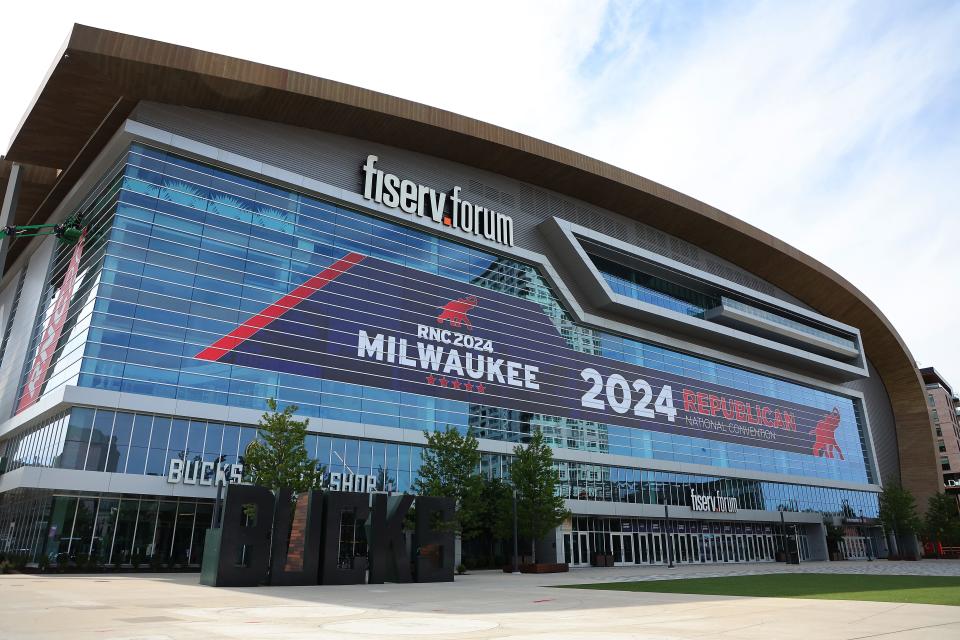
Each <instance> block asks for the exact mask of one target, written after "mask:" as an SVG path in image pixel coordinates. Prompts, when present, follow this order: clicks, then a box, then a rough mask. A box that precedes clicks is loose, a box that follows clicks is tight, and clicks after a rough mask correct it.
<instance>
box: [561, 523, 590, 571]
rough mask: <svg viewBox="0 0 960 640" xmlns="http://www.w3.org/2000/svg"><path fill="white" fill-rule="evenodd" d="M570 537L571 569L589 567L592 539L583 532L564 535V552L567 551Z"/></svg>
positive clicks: (568, 560) (569, 560) (568, 559)
mask: <svg viewBox="0 0 960 640" xmlns="http://www.w3.org/2000/svg"><path fill="white" fill-rule="evenodd" d="M568 537H569V538H570V555H569V556H567V562H569V563H570V566H571V567H589V566H590V537H589V536H588V535H587V534H586V533H584V532H582V531H574V532H573V533H567V534H564V536H563V546H564V551H566V547H567V538H568Z"/></svg>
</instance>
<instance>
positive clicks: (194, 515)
mask: <svg viewBox="0 0 960 640" xmlns="http://www.w3.org/2000/svg"><path fill="white" fill-rule="evenodd" d="M212 518H213V502H212V501H211V500H198V499H193V498H175V497H167V498H158V497H156V496H138V495H126V494H108V495H96V494H84V493H75V492H69V491H47V490H39V489H17V490H15V491H12V492H8V493H6V494H4V496H3V501H2V503H0V522H3V524H4V525H5V526H4V531H3V532H2V533H0V550H2V551H3V553H4V554H5V555H14V554H16V555H23V556H26V557H27V558H29V562H36V563H40V562H44V561H45V562H49V563H50V564H59V565H67V564H68V565H72V566H77V567H80V568H83V567H94V566H99V567H104V566H122V565H144V566H145V565H147V564H152V565H154V566H161V567H173V566H180V567H198V566H199V565H200V559H201V557H202V553H203V539H204V535H205V533H204V532H205V531H206V530H207V529H208V528H209V527H210V523H211V521H212Z"/></svg>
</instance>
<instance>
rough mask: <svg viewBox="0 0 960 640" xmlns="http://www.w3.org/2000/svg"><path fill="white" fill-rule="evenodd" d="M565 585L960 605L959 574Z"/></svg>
mask: <svg viewBox="0 0 960 640" xmlns="http://www.w3.org/2000/svg"><path fill="white" fill-rule="evenodd" d="M563 588H567V589H607V590H611V591H647V592H657V593H694V594H702V595H713V596H754V597H758V598H816V599H821V600H873V601H875V602H908V603H920V604H946V605H952V606H955V607H956V606H960V578H941V577H928V576H859V575H837V574H828V573H792V574H791V573H774V574H766V575H759V576H734V577H729V578H690V579H687V580H650V581H646V582H607V583H599V584H574V585H564V586H563Z"/></svg>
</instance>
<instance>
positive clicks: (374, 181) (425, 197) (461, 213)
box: [363, 155, 513, 247]
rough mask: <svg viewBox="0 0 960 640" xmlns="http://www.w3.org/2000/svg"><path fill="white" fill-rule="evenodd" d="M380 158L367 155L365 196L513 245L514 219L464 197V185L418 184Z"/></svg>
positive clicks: (455, 227) (416, 214) (460, 230)
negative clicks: (381, 165)
mask: <svg viewBox="0 0 960 640" xmlns="http://www.w3.org/2000/svg"><path fill="white" fill-rule="evenodd" d="M377 160H379V158H378V157H377V156H375V155H369V156H367V161H366V162H365V163H364V164H363V197H364V198H366V199H367V200H372V201H374V202H376V203H378V204H382V205H383V206H385V207H389V208H391V209H400V210H401V211H403V212H404V213H409V214H411V215H414V216H417V217H419V218H428V219H430V220H432V221H433V222H435V223H436V224H442V225H445V226H447V227H450V228H451V229H456V230H457V231H459V232H461V233H464V234H468V235H475V236H482V237H483V238H486V239H487V240H493V241H494V242H498V243H500V244H505V245H507V246H508V247H512V246H513V219H512V218H511V217H510V216H505V215H503V214H502V213H498V212H496V211H494V210H493V209H488V208H486V207H483V206H480V205H479V204H474V203H472V202H470V201H468V200H466V199H464V198H462V197H460V194H461V192H462V191H463V189H461V188H460V187H453V189H451V190H450V192H449V193H444V192H442V191H437V190H436V189H434V188H432V187H428V186H426V185H422V184H417V183H416V182H414V181H413V180H406V179H403V178H400V177H398V176H395V175H394V174H392V173H385V172H383V171H381V170H380V169H377V168H376V164H377Z"/></svg>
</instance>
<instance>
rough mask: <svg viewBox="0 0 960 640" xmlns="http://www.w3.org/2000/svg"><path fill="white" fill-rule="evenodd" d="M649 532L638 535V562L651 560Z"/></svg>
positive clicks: (647, 562)
mask: <svg viewBox="0 0 960 640" xmlns="http://www.w3.org/2000/svg"><path fill="white" fill-rule="evenodd" d="M647 542H648V541H647V534H645V533H641V534H638V535H637V563H638V564H639V563H643V564H649V563H650V562H651V559H650V553H649V549H648V547H647Z"/></svg>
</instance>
